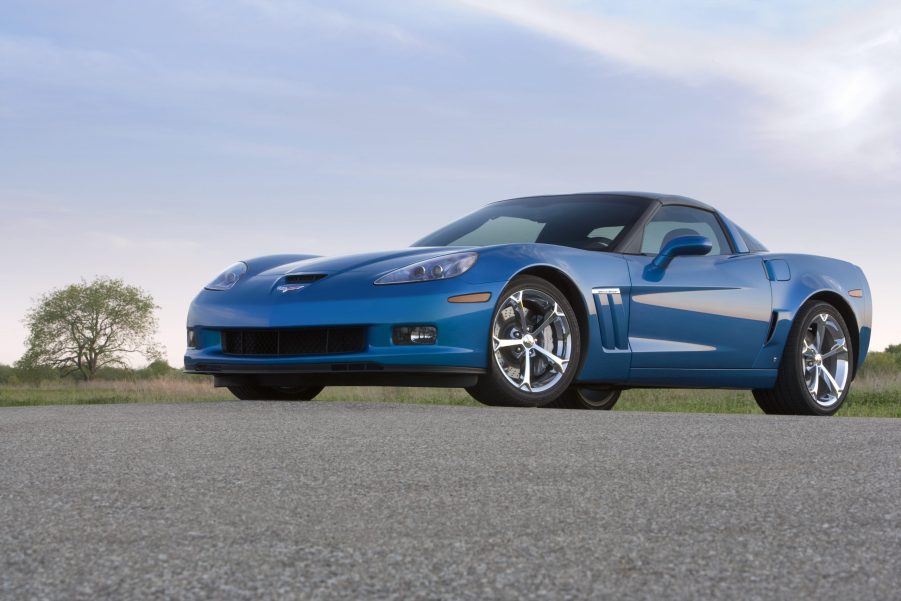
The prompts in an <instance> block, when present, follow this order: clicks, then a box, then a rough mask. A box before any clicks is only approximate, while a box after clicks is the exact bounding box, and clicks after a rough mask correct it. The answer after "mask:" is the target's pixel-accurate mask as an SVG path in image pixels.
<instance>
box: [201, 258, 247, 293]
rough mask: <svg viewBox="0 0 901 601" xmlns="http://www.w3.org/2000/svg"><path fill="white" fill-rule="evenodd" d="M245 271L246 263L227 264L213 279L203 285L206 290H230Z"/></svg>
mask: <svg viewBox="0 0 901 601" xmlns="http://www.w3.org/2000/svg"><path fill="white" fill-rule="evenodd" d="M245 273H247V265H246V264H245V263H235V264H234V265H229V266H228V268H227V269H226V270H225V271H223V272H222V273H220V274H219V275H218V276H217V277H216V279H215V280H213V281H212V282H210V283H209V284H207V285H206V286H204V287H205V288H206V289H207V290H230V289H231V288H232V286H234V285H235V284H237V283H238V280H240V279H241V276H242V275H244V274H245Z"/></svg>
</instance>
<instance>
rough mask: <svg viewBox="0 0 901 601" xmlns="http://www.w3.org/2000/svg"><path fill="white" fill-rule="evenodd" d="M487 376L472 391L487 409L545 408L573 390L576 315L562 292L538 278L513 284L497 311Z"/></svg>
mask: <svg viewBox="0 0 901 601" xmlns="http://www.w3.org/2000/svg"><path fill="white" fill-rule="evenodd" d="M489 344H490V346H489V349H490V353H491V354H490V357H489V368H488V373H487V374H485V375H484V376H481V377H480V378H479V382H478V384H477V385H476V386H474V387H472V388H467V392H469V394H471V395H472V396H473V397H474V398H475V399H476V400H477V401H479V402H481V403H483V404H485V405H495V406H498V405H500V406H510V407H542V406H545V405H548V404H550V403H553V402H554V401H556V400H557V399H558V398H560V396H561V395H562V394H563V393H564V392H565V391H566V390H567V389H568V388H569V387H570V385H571V384H572V381H573V379H574V378H575V376H576V374H577V373H578V370H579V365H580V359H581V351H580V349H581V338H580V333H579V324H578V320H577V319H576V314H575V312H574V311H573V309H572V306H571V305H570V304H569V301H567V300H566V297H565V296H564V295H563V293H562V292H560V290H558V289H557V288H556V287H555V286H553V285H552V284H551V283H550V282H548V281H546V280H543V279H541V278H537V277H533V276H522V277H518V278H516V279H514V280H513V281H512V282H511V283H510V285H509V286H507V288H506V289H505V290H504V292H503V293H502V294H501V296H500V300H499V301H498V303H497V306H496V307H495V309H494V315H493V317H492V321H491V332H490V339H489Z"/></svg>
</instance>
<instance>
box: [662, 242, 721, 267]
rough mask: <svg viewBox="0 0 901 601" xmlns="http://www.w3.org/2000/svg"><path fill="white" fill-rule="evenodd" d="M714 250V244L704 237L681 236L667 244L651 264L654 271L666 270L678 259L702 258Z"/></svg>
mask: <svg viewBox="0 0 901 601" xmlns="http://www.w3.org/2000/svg"><path fill="white" fill-rule="evenodd" d="M711 250H713V243H712V242H711V241H710V240H709V239H707V238H705V237H704V236H679V237H678V238H673V239H672V240H670V241H669V242H667V243H666V244H665V245H664V246H663V248H661V249H660V254H659V255H657V256H656V257H655V258H654V260H653V261H652V262H651V267H653V268H654V269H660V270H662V269H666V268H667V266H668V265H669V264H670V262H671V261H672V260H673V259H675V258H676V257H687V256H701V255H706V254H709V253H710V251H711Z"/></svg>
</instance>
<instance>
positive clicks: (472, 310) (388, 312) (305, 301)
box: [184, 280, 503, 385]
mask: <svg viewBox="0 0 901 601" xmlns="http://www.w3.org/2000/svg"><path fill="white" fill-rule="evenodd" d="M324 283H325V282H323V284H324ZM255 284H256V288H257V290H256V294H253V293H252V292H253V288H254V287H253V286H250V287H248V288H250V290H245V291H243V293H240V292H239V291H235V292H237V293H236V294H231V292H232V291H228V292H225V293H218V292H209V291H205V292H202V293H201V294H200V295H199V296H198V297H197V298H196V299H195V301H194V303H193V304H192V305H191V310H190V312H189V316H188V327H189V328H191V329H193V330H194V333H195V338H196V346H197V348H189V349H188V350H187V352H186V353H185V358H184V362H185V371H186V372H188V373H198V374H213V375H215V376H217V383H222V382H226V381H229V380H230V379H234V378H238V377H241V376H254V377H258V378H265V379H267V380H269V381H272V380H284V381H287V380H290V379H292V378H293V379H295V380H296V379H297V377H302V378H303V380H304V382H305V383H307V382H311V381H313V380H315V381H317V382H326V383H328V384H335V383H344V382H349V383H354V384H356V383H360V382H363V383H367V382H370V381H380V380H385V382H386V383H389V384H398V385H400V384H402V383H404V382H405V381H410V382H413V384H411V385H445V380H447V379H448V377H450V376H467V377H468V378H466V382H469V381H470V380H471V379H472V378H474V377H476V376H477V375H478V374H480V373H483V372H484V371H485V369H486V367H487V361H488V332H489V327H490V322H491V314H492V312H493V308H494V303H495V300H496V297H497V294H498V293H499V292H500V289H501V288H502V286H503V283H499V284H496V285H485V284H478V285H466V284H463V283H462V282H461V281H460V280H448V281H437V282H428V283H419V284H406V285H404V284H401V285H396V286H368V287H366V288H365V290H364V291H365V294H361V293H360V292H363V291H360V290H358V291H356V293H350V292H349V291H348V290H342V289H341V287H340V286H336V285H332V286H331V287H328V286H324V285H320V284H319V283H317V284H315V285H313V286H310V288H309V290H301V291H299V292H298V293H296V294H291V295H284V294H272V293H271V292H270V291H271V288H272V286H271V284H272V282H263V283H260V282H255ZM478 292H490V293H491V299H490V300H489V301H488V302H484V303H450V302H448V298H449V297H451V296H457V295H461V294H471V293H478ZM405 325H429V326H434V327H436V328H437V330H438V338H437V341H436V344H434V345H398V344H395V343H394V342H393V341H392V332H393V329H394V328H395V327H396V326H405ZM325 326H328V327H335V326H363V327H365V328H366V332H367V336H366V338H367V340H366V346H365V348H364V349H363V350H362V351H360V352H354V353H343V354H329V355H296V356H281V355H279V356H249V355H230V354H226V353H224V352H223V350H222V342H221V335H220V332H221V331H222V330H224V329H233V328H247V329H255V328H260V329H269V328H297V327H325ZM423 381H428V382H439V383H438V384H428V383H419V382H423ZM473 383H474V382H473ZM223 385H227V384H223Z"/></svg>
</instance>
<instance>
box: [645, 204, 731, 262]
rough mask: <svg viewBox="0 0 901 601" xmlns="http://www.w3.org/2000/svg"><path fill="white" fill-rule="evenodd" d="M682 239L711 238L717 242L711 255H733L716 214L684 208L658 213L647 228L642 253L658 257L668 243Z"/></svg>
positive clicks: (675, 207) (678, 207)
mask: <svg viewBox="0 0 901 601" xmlns="http://www.w3.org/2000/svg"><path fill="white" fill-rule="evenodd" d="M682 236H704V237H705V238H708V239H709V240H710V241H711V242H712V243H713V250H711V251H710V254H711V255H728V254H732V249H731V247H730V246H729V242H728V240H727V238H726V234H725V232H723V226H721V225H720V222H719V221H718V220H717V218H716V216H715V215H714V214H713V213H710V212H709V211H703V210H701V209H694V208H691V207H680V206H667V207H663V208H661V209H660V210H659V211H657V214H656V215H654V218H653V219H651V221H650V222H649V223H648V224H647V225H646V226H645V228H644V239H643V240H642V241H641V252H642V254H646V255H658V254H660V249H662V248H663V246H664V245H665V244H666V243H668V242H669V241H670V240H672V239H674V238H680V237H682Z"/></svg>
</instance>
